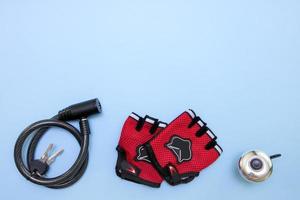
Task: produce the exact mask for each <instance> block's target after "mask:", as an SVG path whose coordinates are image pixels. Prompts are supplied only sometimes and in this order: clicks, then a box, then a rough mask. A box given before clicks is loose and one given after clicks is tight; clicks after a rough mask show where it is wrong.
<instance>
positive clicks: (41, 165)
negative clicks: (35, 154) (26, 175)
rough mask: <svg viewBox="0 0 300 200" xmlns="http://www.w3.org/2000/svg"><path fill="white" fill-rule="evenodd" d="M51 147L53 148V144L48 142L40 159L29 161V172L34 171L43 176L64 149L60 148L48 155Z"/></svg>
mask: <svg viewBox="0 0 300 200" xmlns="http://www.w3.org/2000/svg"><path fill="white" fill-rule="evenodd" d="M52 149H53V144H49V145H48V147H47V149H46V151H45V152H44V153H43V155H42V156H41V158H40V159H36V160H32V161H31V162H30V163H29V170H30V172H31V173H35V174H37V175H39V176H43V175H44V174H45V173H46V172H47V171H48V169H49V166H50V165H51V164H52V163H53V162H54V161H55V159H56V158H57V157H58V156H59V155H61V154H62V153H63V151H64V149H61V150H59V151H57V152H55V153H54V154H52V155H51V156H50V157H49V153H50V152H51V151H52Z"/></svg>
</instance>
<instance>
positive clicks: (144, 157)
mask: <svg viewBox="0 0 300 200" xmlns="http://www.w3.org/2000/svg"><path fill="white" fill-rule="evenodd" d="M136 152H137V156H136V160H139V161H146V162H148V163H151V161H150V160H149V157H148V153H147V151H146V149H145V147H144V146H139V147H138V148H137V149H136Z"/></svg>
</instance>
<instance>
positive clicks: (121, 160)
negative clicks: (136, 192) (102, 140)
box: [115, 146, 160, 188]
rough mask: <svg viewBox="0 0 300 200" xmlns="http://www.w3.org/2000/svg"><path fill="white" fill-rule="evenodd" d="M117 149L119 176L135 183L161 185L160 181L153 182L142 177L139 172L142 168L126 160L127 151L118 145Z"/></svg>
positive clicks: (117, 170)
mask: <svg viewBox="0 0 300 200" xmlns="http://www.w3.org/2000/svg"><path fill="white" fill-rule="evenodd" d="M116 149H117V151H118V160H117V164H116V168H115V170H116V174H117V176H119V177H120V178H122V179H125V180H128V181H131V182H134V183H139V184H143V185H147V186H150V187H155V188H159V187H160V183H153V182H150V181H147V180H144V179H142V178H140V177H139V174H140V172H141V170H140V169H139V168H138V167H136V166H134V165H132V164H130V163H129V162H128V161H127V160H126V152H125V151H124V150H123V149H122V148H121V147H119V146H117V148H116Z"/></svg>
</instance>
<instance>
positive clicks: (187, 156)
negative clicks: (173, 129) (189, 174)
mask: <svg viewBox="0 0 300 200" xmlns="http://www.w3.org/2000/svg"><path fill="white" fill-rule="evenodd" d="M191 146H192V143H191V141H190V140H188V139H183V138H181V137H179V136H173V137H172V138H171V140H170V141H169V143H167V144H166V147H167V148H169V149H171V150H172V152H173V153H174V154H175V156H176V157H177V161H178V162H180V163H182V162H184V161H189V160H191V158H192V150H191V148H192V147H191Z"/></svg>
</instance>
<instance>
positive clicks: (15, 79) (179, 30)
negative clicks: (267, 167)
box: [0, 0, 300, 200]
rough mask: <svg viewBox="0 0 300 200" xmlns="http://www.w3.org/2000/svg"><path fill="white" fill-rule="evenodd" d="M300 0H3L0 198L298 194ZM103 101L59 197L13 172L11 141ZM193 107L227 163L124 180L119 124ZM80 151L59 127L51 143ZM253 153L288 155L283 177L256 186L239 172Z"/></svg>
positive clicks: (69, 152)
mask: <svg viewBox="0 0 300 200" xmlns="http://www.w3.org/2000/svg"><path fill="white" fill-rule="evenodd" d="M299 10H300V2H299V1H298V0H294V1H292V0H286V1H279V0H266V1H259V0H254V1H253V0H251V1H250V0H249V1H238V0H236V1H234V0H229V1H216V0H212V1H192V0H191V1H177V0H172V1H171V0H167V1H162V0H148V1H142V0H139V1H138V0H129V1H124V0H119V1H117V0H111V1H96V0H87V1H74V0H73V1H71V0H66V1H59V0H51V1H50V0H47V1H37V0H36V1H14V0H7V1H5V0H1V1H0V75H1V79H0V91H1V92H0V110H1V115H0V124H1V137H0V177H1V179H0V188H1V189H0V199H21V198H22V199H24V198H25V199H29V198H30V199H31V200H41V199H43V200H48V199H51V200H53V199H55V200H60V199H73V200H76V199H83V198H88V199H99V198H100V199H101V198H106V199H124V200H125V199H143V200H146V199H191V200H192V199H211V200H212V199H244V200H247V199H253V198H259V199H263V198H264V199H296V198H299V195H300V190H299V178H300V175H299V168H300V161H299V149H298V146H299V142H300V136H299V133H300V132H299V129H300V106H299V102H300V95H299V88H300V78H299V75H300V55H299V52H300V12H299ZM94 97H99V99H100V100H101V102H102V106H103V113H102V114H101V115H99V116H95V117H92V118H91V120H90V124H91V129H92V135H91V137H92V138H91V145H90V163H89V166H88V169H87V171H86V173H85V175H84V176H83V177H82V179H81V180H80V181H79V182H78V183H76V184H75V185H74V186H72V187H69V188H67V189H62V190H51V189H48V188H45V187H41V186H38V185H34V184H32V183H30V182H28V181H26V180H25V179H24V178H23V177H22V176H21V175H20V174H19V173H18V171H17V169H16V167H15V164H14V160H13V147H14V143H15V141H16V139H17V137H18V135H19V133H20V132H21V131H22V130H23V129H24V128H25V127H26V126H28V125H29V124H30V123H32V122H34V121H37V120H40V119H45V118H49V117H51V116H52V115H54V114H55V113H56V112H57V111H58V110H59V109H61V108H64V107H65V106H68V105H70V104H73V103H77V102H80V101H83V100H87V99H90V98H94ZM187 108H193V109H194V110H195V111H196V112H197V113H198V114H199V115H201V116H202V117H203V119H204V120H205V121H206V122H208V124H209V126H210V127H211V128H212V130H213V131H214V132H215V133H216V134H217V135H218V136H219V139H218V141H219V143H220V145H221V146H222V147H223V149H224V153H223V155H222V156H221V157H220V158H219V160H218V161H217V162H216V163H215V164H214V165H212V166H211V167H209V168H208V169H206V170H204V171H203V172H202V173H201V174H200V176H199V177H198V178H197V179H196V180H195V181H193V182H192V183H190V184H187V185H181V186H178V187H171V186H169V185H167V184H166V183H163V184H162V186H161V188H160V189H152V188H149V187H145V186H141V185H137V184H134V183H129V182H127V181H124V180H121V179H120V178H118V177H117V176H116V175H115V173H114V166H115V161H116V155H117V154H116V151H115V147H116V145H117V142H118V139H119V134H120V130H121V127H122V124H123V122H124V120H125V119H126V117H127V116H128V114H129V113H130V112H132V111H135V112H137V113H139V114H141V115H144V114H149V115H152V116H154V117H159V118H160V119H161V120H164V121H167V122H169V121H171V120H172V119H173V118H175V117H176V116H177V115H178V114H180V113H181V112H182V111H184V110H186V109H187ZM49 143H55V145H56V149H60V148H62V147H63V148H65V152H64V154H63V155H62V156H60V157H59V158H58V159H57V160H56V162H55V163H54V164H53V166H51V170H50V172H49V176H55V175H58V174H60V173H62V172H63V171H64V170H66V169H67V168H68V167H70V166H71V164H72V163H73V161H74V160H75V158H76V155H77V154H78V151H79V148H78V144H77V143H76V142H75V140H74V139H73V138H72V137H71V136H70V135H68V134H66V133H64V132H63V131H61V130H56V131H55V130H53V131H51V132H49V134H47V136H45V137H44V138H43V140H42V141H41V143H40V145H39V147H38V152H37V156H40V155H41V153H42V151H43V150H44V149H45V148H46V146H47V145H48V144H49ZM251 149H262V150H264V151H266V152H267V153H269V154H273V153H278V152H279V153H282V154H283V157H282V158H281V159H277V160H276V161H274V162H275V163H274V164H275V165H274V174H273V175H272V177H271V178H270V179H269V180H267V181H266V182H264V183H260V184H250V183H246V182H245V181H243V180H242V179H241V178H240V177H239V176H238V174H237V170H236V164H237V160H238V158H239V156H240V155H241V154H242V153H243V152H245V151H247V150H251Z"/></svg>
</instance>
